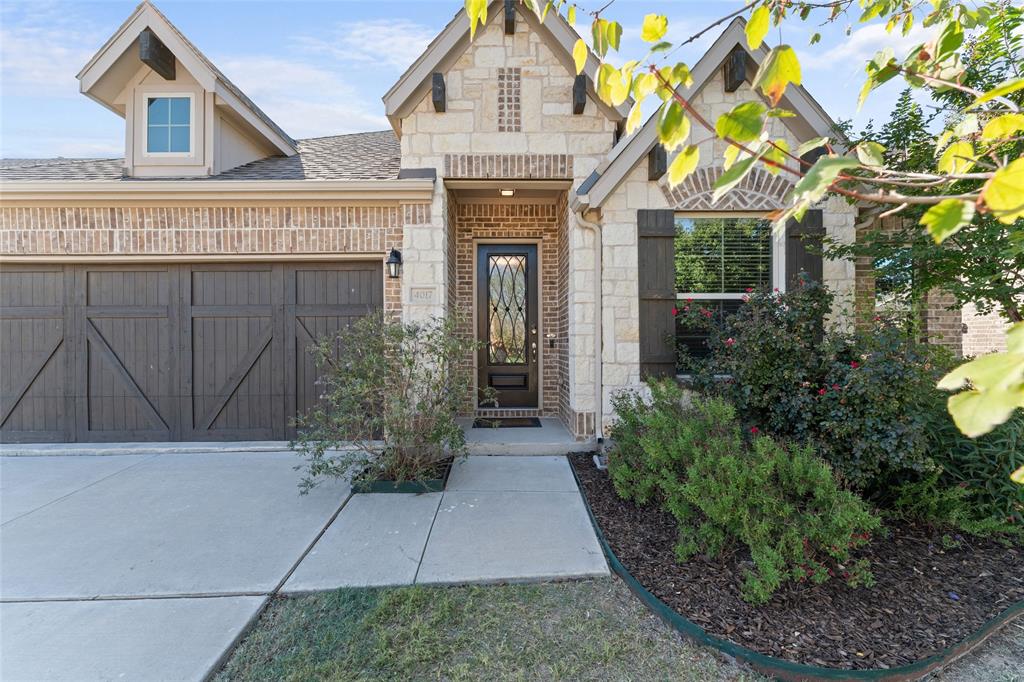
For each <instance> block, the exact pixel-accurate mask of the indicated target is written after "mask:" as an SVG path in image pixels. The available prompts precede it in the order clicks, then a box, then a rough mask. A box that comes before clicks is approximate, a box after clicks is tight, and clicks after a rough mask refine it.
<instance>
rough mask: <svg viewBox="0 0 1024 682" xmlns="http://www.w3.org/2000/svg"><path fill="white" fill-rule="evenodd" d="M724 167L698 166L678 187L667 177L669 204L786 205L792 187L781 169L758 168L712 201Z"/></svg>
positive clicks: (714, 207)
mask: <svg viewBox="0 0 1024 682" xmlns="http://www.w3.org/2000/svg"><path fill="white" fill-rule="evenodd" d="M724 170H725V169H724V168H723V167H722V166H711V167H707V168H698V169H697V170H695V171H694V172H693V173H691V174H690V176H689V177H687V178H686V179H685V180H683V181H682V182H681V183H679V184H678V185H677V186H676V187H675V188H670V187H669V186H668V183H667V182H664V181H662V182H661V183H659V186H660V187H661V191H662V193H664V195H665V199H667V200H668V203H669V206H670V207H672V208H674V209H675V210H677V211H771V210H773V209H777V208H782V207H783V206H784V205H785V197H786V195H787V194H788V193H789V191H790V190H791V189H792V188H793V185H792V183H790V182H789V181H788V180H787V179H786V178H784V177H783V176H782V173H779V174H778V175H772V174H771V173H769V172H768V171H766V170H763V169H761V168H755V169H754V170H752V171H750V173H748V174H747V176H746V177H745V178H743V180H742V181H741V182H740V184H738V185H737V186H736V187H734V188H733V189H732V190H731V191H730V192H729V193H728V194H726V195H725V196H723V197H722V198H721V199H719V200H718V203H712V202H711V196H712V194H713V192H714V189H713V187H712V186H713V185H714V182H715V180H716V179H717V178H718V177H719V176H720V175H721V174H722V173H723V172H724Z"/></svg>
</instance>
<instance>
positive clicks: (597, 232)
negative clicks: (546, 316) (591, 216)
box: [575, 209, 604, 446]
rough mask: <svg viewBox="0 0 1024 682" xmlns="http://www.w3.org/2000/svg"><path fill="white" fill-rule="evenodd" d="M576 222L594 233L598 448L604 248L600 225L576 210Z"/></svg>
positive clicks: (597, 434)
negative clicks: (602, 263)
mask: <svg viewBox="0 0 1024 682" xmlns="http://www.w3.org/2000/svg"><path fill="white" fill-rule="evenodd" d="M575 213H576V220H577V221H578V222H579V224H580V225H582V226H583V227H585V228H587V229H588V230H590V231H591V232H593V233H594V251H595V253H594V306H595V311H594V326H595V328H596V331H595V333H596V335H597V338H596V339H595V340H594V361H595V362H594V437H595V438H596V439H597V443H598V445H599V446H601V445H603V443H604V390H603V386H602V383H603V378H602V374H603V371H602V370H603V368H604V353H603V348H604V333H603V331H602V329H601V327H602V323H603V321H604V309H603V307H602V297H601V294H602V290H603V285H602V281H601V261H602V260H603V258H604V248H603V245H602V243H601V225H600V224H598V223H595V222H591V221H589V220H587V219H586V218H585V217H584V216H583V210H582V209H577V210H576V211H575Z"/></svg>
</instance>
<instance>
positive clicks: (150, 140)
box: [146, 126, 170, 153]
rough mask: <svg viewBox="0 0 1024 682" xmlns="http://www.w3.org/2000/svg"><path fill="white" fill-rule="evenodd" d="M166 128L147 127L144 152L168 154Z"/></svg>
mask: <svg viewBox="0 0 1024 682" xmlns="http://www.w3.org/2000/svg"><path fill="white" fill-rule="evenodd" d="M167 132H168V128H167V126H149V129H148V130H147V131H146V151H148V152H156V153H159V152H168V151H170V149H169V148H168V142H169V140H168V135H167Z"/></svg>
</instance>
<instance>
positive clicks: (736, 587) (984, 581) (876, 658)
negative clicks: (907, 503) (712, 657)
mask: <svg viewBox="0 0 1024 682" xmlns="http://www.w3.org/2000/svg"><path fill="white" fill-rule="evenodd" d="M571 459H572V464H573V468H574V469H575V470H576V475H577V476H578V477H579V479H580V482H581V484H582V486H583V490H584V492H585V494H586V497H587V502H589V504H590V508H591V510H592V511H593V513H594V516H595V517H596V518H597V521H598V524H599V525H600V526H601V530H602V532H603V533H604V536H605V539H606V540H607V541H608V544H609V545H611V548H612V551H614V552H615V555H616V556H617V557H618V558H619V561H621V562H622V564H623V565H624V566H625V567H626V568H627V569H628V570H629V572H630V573H632V574H633V576H634V577H635V578H636V579H637V580H639V581H640V583H641V584H643V586H644V587H646V588H647V589H648V590H649V591H651V592H652V593H653V594H655V595H656V596H657V597H658V598H659V599H661V600H662V601H663V602H665V603H666V604H668V605H669V606H671V607H672V608H673V609H675V610H676V611H677V612H678V613H680V614H682V615H683V616H684V617H686V618H687V619H688V620H690V621H692V622H694V623H696V624H697V625H699V626H700V627H702V628H704V630H705V631H707V632H708V633H709V634H712V635H715V636H718V637H721V638H723V639H728V640H730V641H733V642H736V643H737V644H742V645H743V646H745V647H747V648H748V649H752V650H754V651H757V652H760V653H763V654H767V655H769V656H775V657H777V658H782V659H786V660H789V661H794V662H797V663H805V664H809V665H818V666H825V667H831V668H844V669H862V668H892V667H896V666H901V665H906V664H909V663H913V662H915V661H918V660H921V659H923V658H927V657H928V656H931V655H933V654H936V653H938V652H939V651H941V650H942V649H945V648H946V647H949V646H952V645H955V644H958V643H959V642H961V641H962V640H964V639H965V638H966V637H968V636H969V635H970V634H972V633H973V632H974V631H975V630H977V629H978V628H979V627H980V626H981V625H982V624H983V623H985V622H986V621H987V620H989V619H990V618H992V617H994V616H996V615H998V614H999V613H1001V612H1002V611H1003V610H1005V609H1006V608H1008V607H1009V606H1011V605H1012V604H1014V603H1015V602H1017V601H1020V600H1021V599H1024V570H1022V569H1024V550H1022V548H1020V547H1009V548H1008V547H1005V546H1003V545H1002V544H999V543H997V542H995V541H992V540H986V539H983V538H975V537H966V538H964V539H963V541H962V542H961V545H960V547H958V548H953V549H946V548H944V547H943V542H942V536H943V533H942V531H940V530H935V529H929V528H926V527H923V526H921V525H915V524H908V523H900V524H892V523H890V524H888V525H887V527H888V530H889V533H888V536H887V537H883V534H882V533H879V534H878V536H877V537H875V538H874V539H873V540H872V542H871V543H870V545H868V546H867V547H866V548H864V549H863V550H861V551H860V552H859V554H858V556H864V557H866V558H868V559H869V560H870V562H871V570H872V572H873V573H874V576H875V581H876V585H875V586H874V587H871V588H852V587H849V586H848V585H846V584H845V583H844V582H843V581H842V580H830V581H828V582H826V583H824V584H822V585H813V584H809V583H800V584H794V583H788V584H786V585H785V586H783V588H782V589H780V590H779V591H778V592H777V593H776V594H775V596H774V597H773V598H772V600H771V601H770V602H769V603H767V604H764V605H760V606H755V605H751V604H748V603H747V602H745V601H743V599H742V598H741V596H740V595H741V591H740V588H741V585H742V581H743V571H744V569H745V568H747V567H750V566H752V565H753V564H752V563H751V562H750V556H749V554H748V553H746V552H745V551H742V550H741V549H737V550H735V551H733V552H731V553H729V552H723V554H722V555H721V556H718V557H715V558H709V557H702V556H698V557H695V558H694V559H692V560H690V561H689V562H687V563H685V564H678V563H676V561H675V557H674V555H673V553H672V547H673V545H674V544H675V542H676V523H675V520H674V519H673V518H672V517H671V516H670V515H669V514H667V513H665V512H663V511H661V510H659V509H657V508H656V507H655V506H649V507H638V506H637V505H635V504H633V503H632V502H629V501H626V500H623V499H621V498H620V497H618V496H617V495H616V494H615V490H614V489H613V488H612V484H611V480H610V479H609V478H608V475H607V472H604V471H599V470H598V469H597V468H595V467H594V465H593V461H592V459H591V457H590V456H589V455H573V456H572V458H571Z"/></svg>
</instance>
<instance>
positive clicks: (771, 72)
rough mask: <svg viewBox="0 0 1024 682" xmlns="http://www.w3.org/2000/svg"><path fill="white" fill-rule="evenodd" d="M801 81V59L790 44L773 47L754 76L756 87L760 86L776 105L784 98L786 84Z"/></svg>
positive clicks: (773, 104) (798, 83)
mask: <svg viewBox="0 0 1024 682" xmlns="http://www.w3.org/2000/svg"><path fill="white" fill-rule="evenodd" d="M800 81H801V75H800V60H799V59H797V56H796V52H795V51H794V50H793V48H792V47H790V46H789V45H779V46H777V47H773V48H772V50H771V52H769V53H768V56H767V57H766V58H765V60H764V62H762V63H761V67H760V68H759V69H758V70H757V75H756V76H754V87H755V88H760V89H761V92H763V93H764V96H765V97H767V98H768V99H769V101H771V103H772V106H773V107H774V106H777V105H778V103H779V100H780V99H782V95H783V94H784V93H785V92H786V86H788V85H789V84H790V83H793V84H794V85H800Z"/></svg>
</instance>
